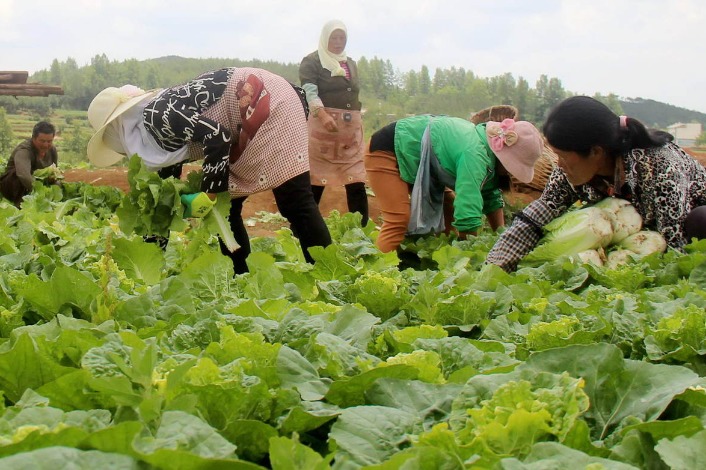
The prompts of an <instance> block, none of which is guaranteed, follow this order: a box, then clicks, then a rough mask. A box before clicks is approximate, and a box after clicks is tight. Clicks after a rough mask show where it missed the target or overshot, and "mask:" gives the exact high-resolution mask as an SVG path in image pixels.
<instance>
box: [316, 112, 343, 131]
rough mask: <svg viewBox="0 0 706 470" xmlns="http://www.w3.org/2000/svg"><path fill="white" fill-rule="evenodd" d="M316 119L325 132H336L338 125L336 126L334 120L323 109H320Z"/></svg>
mask: <svg viewBox="0 0 706 470" xmlns="http://www.w3.org/2000/svg"><path fill="white" fill-rule="evenodd" d="M316 117H317V119H318V120H319V121H320V122H321V125H322V126H324V129H326V130H327V131H329V132H336V131H338V125H337V124H336V120H335V119H333V118H332V117H331V115H330V114H329V113H327V112H326V110H325V109H320V110H319V114H318V115H317V116H316Z"/></svg>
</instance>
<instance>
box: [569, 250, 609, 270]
mask: <svg viewBox="0 0 706 470" xmlns="http://www.w3.org/2000/svg"><path fill="white" fill-rule="evenodd" d="M576 256H577V257H578V259H579V260H580V261H581V262H582V263H585V264H593V265H595V266H603V263H604V260H605V253H604V252H603V248H598V249H597V250H586V251H582V252H581V253H578V254H577V255H576Z"/></svg>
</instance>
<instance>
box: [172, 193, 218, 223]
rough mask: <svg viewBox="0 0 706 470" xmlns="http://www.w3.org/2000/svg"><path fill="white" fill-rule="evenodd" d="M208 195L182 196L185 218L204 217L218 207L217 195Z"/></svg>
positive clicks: (193, 194) (192, 194)
mask: <svg viewBox="0 0 706 470" xmlns="http://www.w3.org/2000/svg"><path fill="white" fill-rule="evenodd" d="M211 196H212V195H210V194H206V193H191V194H182V195H181V203H182V204H184V206H185V207H186V209H185V210H184V217H185V218H188V217H203V216H205V215H206V214H208V213H209V212H211V209H212V208H213V206H215V205H216V198H215V195H213V197H211Z"/></svg>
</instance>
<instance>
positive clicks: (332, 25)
mask: <svg viewBox="0 0 706 470" xmlns="http://www.w3.org/2000/svg"><path fill="white" fill-rule="evenodd" d="M337 29H340V30H341V31H343V32H344V33H346V39H348V30H347V29H346V25H345V24H343V22H342V21H339V20H331V21H329V22H327V23H326V24H325V25H324V27H323V29H322V30H321V37H320V38H319V60H320V61H321V66H322V67H323V68H325V69H326V70H328V71H330V72H331V76H332V77H345V76H346V71H345V70H343V67H341V64H340V63H339V62H345V61H346V60H347V59H348V56H347V55H346V51H345V50H344V51H342V52H341V53H340V54H334V53H333V52H331V51H329V50H328V40H329V38H330V37H331V34H332V33H333V32H334V31H336V30H337Z"/></svg>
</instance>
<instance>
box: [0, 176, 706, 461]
mask: <svg viewBox="0 0 706 470" xmlns="http://www.w3.org/2000/svg"><path fill="white" fill-rule="evenodd" d="M132 170H135V171H133V172H132V176H131V179H132V180H133V181H134V180H135V179H137V180H139V179H140V178H143V177H144V178H145V180H144V184H143V185H142V186H141V187H140V188H141V189H140V190H139V191H138V192H140V191H141V192H142V193H143V194H144V193H149V194H150V195H151V196H150V197H154V198H155V199H154V200H153V201H149V203H148V201H143V202H144V204H142V205H141V206H140V204H141V203H140V202H139V201H140V198H137V199H134V200H131V199H130V198H133V197H134V196H135V192H134V191H131V193H130V194H128V195H122V194H121V193H120V192H119V191H117V190H115V189H113V188H96V187H91V186H87V185H82V184H79V183H64V184H63V185H58V186H49V187H38V188H36V190H35V192H34V193H33V194H32V195H30V196H28V197H26V199H25V203H24V205H23V209H22V210H17V209H16V208H15V207H13V206H11V205H9V204H6V203H3V202H0V216H2V219H3V220H4V221H5V226H6V230H3V231H2V232H0V267H1V268H2V269H0V336H1V339H0V390H1V391H2V394H3V396H4V398H5V400H4V405H2V406H0V467H6V468H33V469H36V468H40V469H41V468H55V467H57V466H66V465H73V466H74V468H164V469H175V468H177V469H179V468H183V469H192V468H229V469H232V468H236V469H238V468H245V469H250V468H253V469H254V468H277V469H311V468H319V469H325V468H335V469H359V468H366V469H397V468H405V469H426V468H478V469H481V468H482V469H487V468H504V469H530V468H565V467H568V466H583V467H590V468H700V467H703V466H704V460H705V459H706V457H704V455H706V454H705V453H704V452H703V449H704V446H705V445H706V431H704V423H705V422H706V389H704V385H705V381H704V378H703V376H704V370H705V368H704V366H705V364H704V356H705V354H706V290H704V286H706V242H697V243H694V244H691V245H689V246H688V247H687V251H686V252H685V253H679V252H676V251H671V250H670V251H666V252H665V253H653V254H650V255H644V256H639V257H634V258H633V259H631V260H629V261H630V262H627V263H624V264H621V265H618V266H616V267H614V268H613V267H606V266H600V265H595V264H592V263H586V262H583V261H582V260H581V259H580V258H578V257H576V256H567V255H562V256H557V257H556V258H553V259H552V260H550V261H548V262H544V263H541V264H538V265H536V266H533V265H531V264H528V265H525V266H523V267H521V268H520V269H519V270H518V271H517V272H516V273H513V274H508V273H505V272H504V271H502V270H500V269H499V268H497V267H495V266H490V265H485V264H484V260H485V256H486V254H487V252H488V251H489V250H490V248H491V247H492V244H493V243H494V241H495V239H496V236H495V235H494V234H492V233H490V232H486V231H482V232H481V234H480V235H479V236H478V237H476V238H475V239H473V240H466V241H458V240H455V239H453V238H447V237H443V236H442V237H439V238H435V237H428V238H424V237H423V238H420V239H417V240H415V241H410V242H409V243H408V244H406V245H405V246H404V251H403V253H402V254H401V255H400V256H398V255H397V254H395V253H391V254H390V253H388V254H382V253H380V252H379V250H377V249H376V248H375V245H374V241H375V237H376V236H377V232H376V230H375V228H374V227H373V226H372V224H370V225H368V226H367V227H365V228H361V227H360V226H359V218H358V217H357V216H356V215H354V214H346V215H344V216H342V215H340V214H335V213H334V214H333V215H332V216H330V217H329V218H328V219H327V224H328V225H329V228H330V230H331V233H332V237H333V239H334V240H335V243H334V244H332V245H331V246H329V247H327V248H314V249H313V250H312V256H313V257H314V258H315V259H316V263H315V264H314V265H310V264H307V263H305V262H304V260H303V258H302V256H301V252H300V249H299V246H298V244H297V240H296V238H294V237H293V236H292V233H291V231H289V230H288V229H287V228H283V229H282V230H280V231H279V232H278V233H277V235H276V236H275V237H268V238H256V239H253V253H252V254H251V256H250V257H249V258H248V263H249V266H250V273H248V274H244V275H238V276H234V275H233V271H232V264H231V262H230V260H229V259H228V258H227V257H224V256H223V255H221V254H220V250H219V249H218V241H217V236H216V235H215V232H214V231H212V230H210V229H209V228H207V227H206V226H205V224H204V223H203V222H202V221H198V220H190V221H183V220H182V219H181V217H180V216H179V215H180V213H179V211H178V206H179V204H178V196H175V195H176V194H178V192H179V191H182V189H181V188H180V189H169V188H170V187H172V188H175V187H177V188H178V187H179V185H180V184H184V183H180V182H175V181H171V180H164V181H162V180H159V179H156V180H155V179H152V178H151V177H150V176H149V175H145V174H141V170H140V169H139V168H132V167H131V171H132ZM138 175H139V176H138ZM135 184H136V186H135V187H136V188H137V184H138V183H135ZM186 184H188V182H187V183H186ZM170 191H173V192H172V193H169V192H170ZM168 194H172V195H171V196H169V195H168ZM142 197H148V196H146V195H145V196H142ZM161 200H165V201H167V203H165V206H168V205H169V204H171V209H170V212H169V213H168V214H167V215H166V216H165V217H164V222H163V225H161V226H162V227H166V228H168V229H169V230H167V229H166V228H165V230H164V231H162V232H159V233H161V234H163V235H165V236H168V238H169V243H168V244H167V246H166V248H165V249H164V250H162V249H161V248H160V247H159V246H158V245H156V244H154V243H148V242H145V241H144V239H143V237H142V235H144V234H147V233H150V234H154V233H158V232H157V229H156V227H157V222H156V221H157V220H158V219H159V218H160V214H163V213H161V212H159V211H155V212H150V209H149V208H151V207H154V202H155V201H161ZM129 204H136V205H137V207H141V208H142V209H140V210H134V209H132V210H130V211H127V212H129V214H128V213H126V208H127V207H129ZM175 207H176V208H177V209H175ZM582 210H583V209H582ZM135 216H137V217H138V218H141V219H140V220H137V218H136V219H133V220H130V217H135ZM175 219H179V220H178V221H175ZM174 223H181V224H183V226H180V227H175V226H173V225H172V224H174ZM138 227H143V228H138ZM410 260H414V263H413V264H414V265H415V266H416V269H411V268H406V269H405V268H401V266H405V265H410V264H412V263H410V262H409V261H410Z"/></svg>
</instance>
